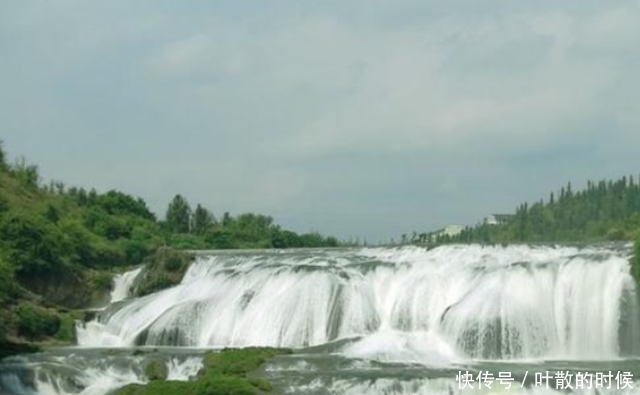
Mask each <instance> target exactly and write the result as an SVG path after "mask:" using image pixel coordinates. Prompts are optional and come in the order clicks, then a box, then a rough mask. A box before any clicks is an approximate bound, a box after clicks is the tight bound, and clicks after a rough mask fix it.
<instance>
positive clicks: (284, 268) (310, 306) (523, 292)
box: [78, 245, 638, 360]
mask: <svg viewBox="0 0 640 395" xmlns="http://www.w3.org/2000/svg"><path fill="white" fill-rule="evenodd" d="M629 253H630V249H629V248H614V247H586V248H578V247H550V246H537V247H536V246H524V245H523V246H508V247H483V246H477V245H476V246H444V247H439V248H436V249H433V250H426V249H423V248H415V247H404V248H366V249H345V250H309V251H293V252H266V251H259V252H243V253H212V254H211V255H208V256H201V257H199V258H198V259H197V260H196V262H194V263H193V264H192V265H191V266H190V268H189V270H188V271H187V273H186V274H185V277H184V279H183V281H182V283H181V284H180V285H178V286H176V287H173V288H170V289H167V290H164V291H161V292H158V293H156V294H152V295H148V296H146V297H143V298H138V299H134V300H131V301H129V302H127V303H126V304H125V305H124V306H123V307H122V308H120V309H119V310H117V311H115V312H114V311H109V310H107V312H105V313H104V315H102V316H101V317H99V318H98V320H96V321H94V322H89V323H87V324H86V325H84V326H81V327H79V328H78V340H79V344H80V345H82V346H89V347H92V346H132V345H174V346H176V345H177V346H195V347H228V346H237V347H242V346H250V345H264V346H286V347H293V348H300V347H307V346H315V345H322V344H325V343H329V342H333V341H336V340H340V339H351V343H350V345H349V346H348V347H347V348H346V349H345V352H346V353H349V352H353V353H355V354H356V355H362V354H363V353H365V354H366V353H371V354H372V355H388V356H389V357H390V358H391V357H392V356H393V355H394V354H398V355H403V356H405V357H409V359H411V360H413V359H420V358H422V357H424V358H428V359H436V360H437V359H445V360H450V359H468V358H472V359H473V358H475V359H537V358H545V359H607V358H608V359H610V358H617V357H619V356H621V355H628V354H634V353H636V350H634V349H633V348H632V347H634V345H635V344H638V341H637V337H638V333H637V331H634V330H630V328H636V327H637V323H638V316H637V311H638V309H637V300H636V291H635V282H634V281H633V279H632V277H631V276H630V274H629V263H628V255H629ZM129 273H132V272H129ZM125 275H127V274H126V273H125ZM125 275H123V276H125ZM131 276H133V275H132V274H131ZM127 281H129V280H127ZM121 283H122V284H124V283H125V280H124V279H123V280H122V281H121ZM123 287H124V285H123ZM114 293H115V291H114ZM623 305H624V306H626V307H627V308H625V309H624V310H623V309H622V308H621V306H623ZM629 306H631V307H629Z"/></svg>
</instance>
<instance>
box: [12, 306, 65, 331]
mask: <svg viewBox="0 0 640 395" xmlns="http://www.w3.org/2000/svg"><path fill="white" fill-rule="evenodd" d="M15 314H16V318H17V323H18V334H19V335H21V336H24V337H26V338H30V339H40V338H43V337H48V336H53V335H55V334H56V333H57V332H58V330H59V329H60V318H59V317H58V316H57V315H56V314H54V313H51V312H50V311H49V310H47V309H44V308H42V307H38V306H35V305H33V304H31V303H28V302H22V303H20V304H19V305H18V307H17V308H16V311H15Z"/></svg>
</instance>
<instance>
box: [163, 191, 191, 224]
mask: <svg viewBox="0 0 640 395" xmlns="http://www.w3.org/2000/svg"><path fill="white" fill-rule="evenodd" d="M190 219H191V207H189V203H188V202H187V200H186V199H185V198H183V197H182V196H181V195H179V194H178V195H176V196H175V197H174V198H173V200H172V201H171V203H169V206H168V207H167V214H166V217H165V224H166V227H167V229H168V230H170V231H172V232H176V233H189V222H190Z"/></svg>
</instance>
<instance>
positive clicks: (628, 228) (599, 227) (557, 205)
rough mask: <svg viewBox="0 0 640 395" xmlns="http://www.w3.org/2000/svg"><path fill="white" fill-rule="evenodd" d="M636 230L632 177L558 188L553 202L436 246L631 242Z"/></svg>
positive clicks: (638, 206) (637, 202) (638, 216)
mask: <svg viewBox="0 0 640 395" xmlns="http://www.w3.org/2000/svg"><path fill="white" fill-rule="evenodd" d="M638 229H640V184H638V183H637V182H634V179H633V177H629V178H627V177H623V178H622V179H620V180H618V181H615V182H613V181H609V182H606V181H600V182H598V183H594V182H589V183H588V184H587V188H586V189H584V190H581V191H578V192H574V191H573V190H572V188H571V184H568V185H567V186H566V187H563V188H562V189H561V191H560V193H559V195H558V198H557V199H556V197H555V196H554V194H553V193H551V194H550V196H549V199H548V201H547V202H544V201H543V200H540V201H538V202H536V203H533V204H531V205H529V204H527V203H524V204H522V205H520V206H519V207H518V208H517V209H516V212H515V215H514V216H513V217H512V218H511V219H510V220H509V221H508V222H507V223H505V224H501V225H491V224H480V225H478V226H476V227H473V228H472V227H468V228H466V229H465V230H464V231H463V232H462V233H460V234H459V235H457V236H454V237H446V236H442V237H440V238H439V239H438V242H481V243H508V242H558V241H562V242H569V241H604V240H632V239H633V237H634V236H635V234H636V233H637V231H638Z"/></svg>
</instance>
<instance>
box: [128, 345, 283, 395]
mask: <svg viewBox="0 0 640 395" xmlns="http://www.w3.org/2000/svg"><path fill="white" fill-rule="evenodd" d="M290 352H291V351H290V350H286V349H275V348H258V347H251V348H244V349H225V350H222V351H220V352H210V353H207V354H206V355H205V358H204V367H203V368H202V370H201V371H200V372H199V373H198V377H197V380H195V381H186V382H184V381H183V382H178V381H164V380H162V379H161V373H162V372H160V374H157V373H158V372H156V371H155V370H154V369H155V368H154V369H151V368H150V369H149V371H150V372H148V374H151V375H152V376H153V379H151V378H150V381H149V383H148V384H146V385H140V384H130V385H127V386H125V387H123V388H121V389H120V390H118V391H117V392H116V395H258V394H262V393H267V392H271V390H272V388H271V384H270V383H269V382H268V381H266V380H263V379H260V378H257V377H250V376H249V375H250V374H251V373H252V372H254V371H256V370H257V369H258V368H260V366H261V365H262V364H263V363H265V362H266V360H267V359H269V358H273V357H275V356H277V355H282V354H288V353H290ZM148 366H150V365H147V367H148ZM156 367H157V366H156ZM145 371H147V369H145Z"/></svg>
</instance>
